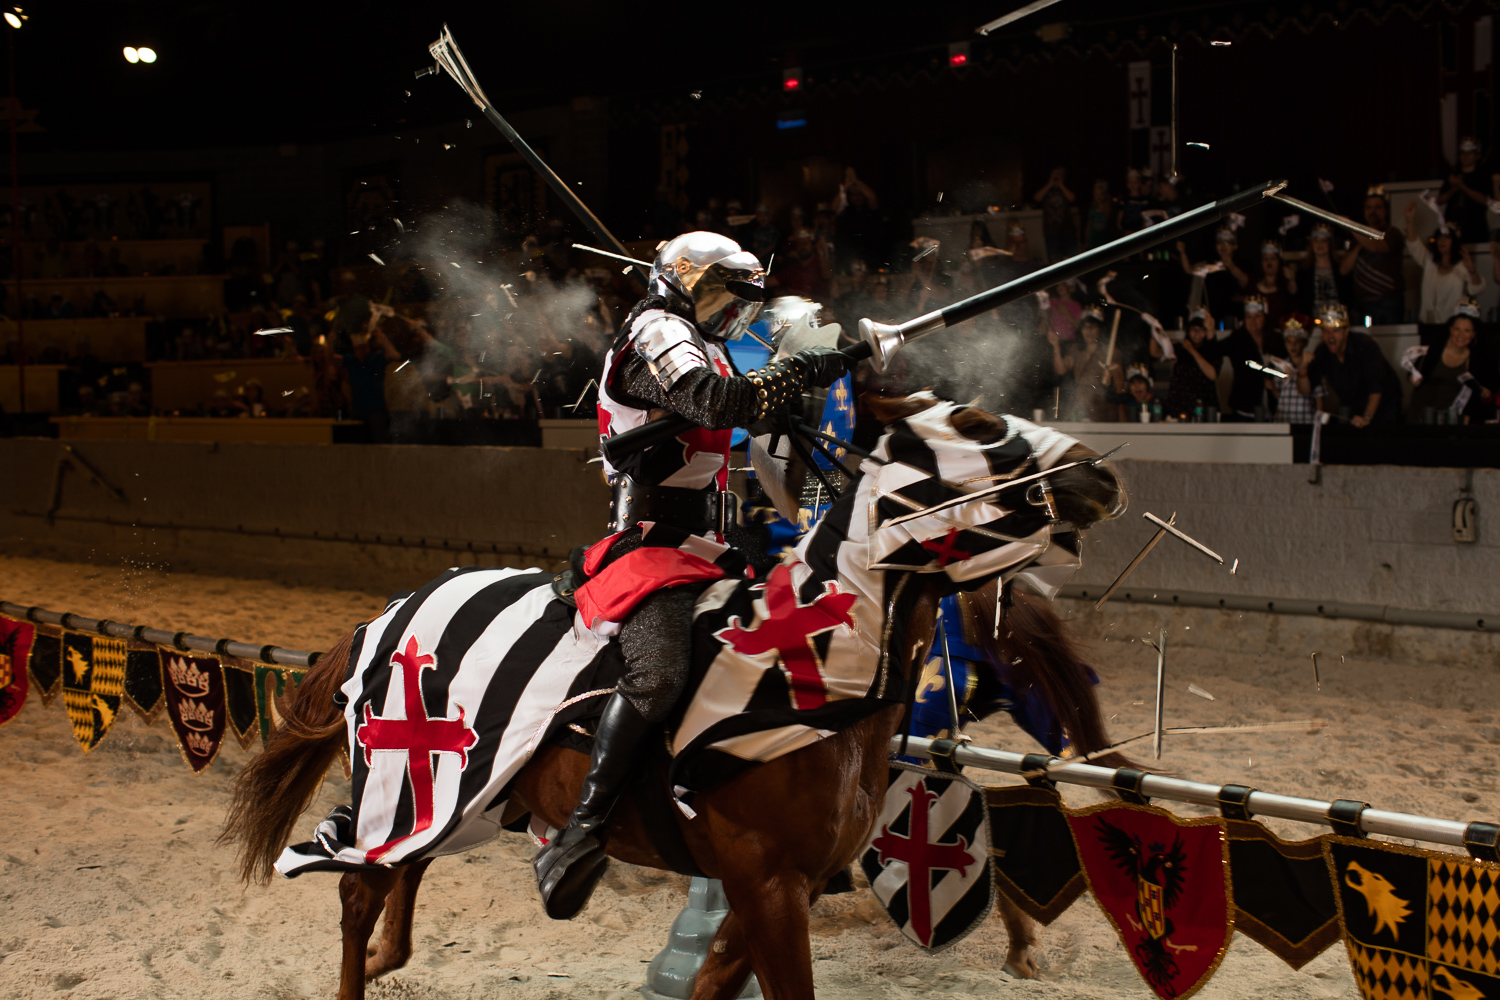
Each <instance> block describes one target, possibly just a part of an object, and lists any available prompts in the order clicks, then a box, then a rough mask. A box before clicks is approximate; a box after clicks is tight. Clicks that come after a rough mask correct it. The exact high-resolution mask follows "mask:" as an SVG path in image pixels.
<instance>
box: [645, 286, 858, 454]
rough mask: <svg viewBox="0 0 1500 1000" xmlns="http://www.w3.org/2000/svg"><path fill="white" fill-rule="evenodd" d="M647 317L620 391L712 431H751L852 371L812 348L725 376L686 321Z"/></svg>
mask: <svg viewBox="0 0 1500 1000" xmlns="http://www.w3.org/2000/svg"><path fill="white" fill-rule="evenodd" d="M642 318H643V319H644V320H645V322H644V323H642V324H641V330H640V332H639V333H637V334H636V336H635V337H634V339H633V340H632V345H631V346H632V348H633V350H632V351H631V353H630V354H629V355H628V356H627V357H626V358H624V359H623V360H622V366H621V371H620V381H621V387H622V388H623V389H624V390H625V391H626V392H628V393H630V394H631V395H632V396H636V397H638V398H640V399H642V400H645V401H646V402H649V403H650V404H651V405H652V406H657V407H661V408H662V409H666V410H671V411H672V412H673V413H677V414H679V415H681V416H684V417H686V418H688V419H689V420H691V421H693V422H694V423H696V424H698V425H699V426H702V427H707V428H709V429H710V430H724V429H728V428H731V427H748V426H749V425H751V424H754V423H756V422H758V421H760V420H763V419H764V418H766V417H767V416H769V415H770V414H771V413H772V412H773V411H775V410H777V409H780V408H781V407H783V406H785V405H787V404H788V403H790V402H791V401H792V400H793V399H796V398H797V397H798V396H800V395H801V394H802V393H803V392H804V391H805V390H806V389H808V388H809V387H810V386H814V385H831V384H832V383H833V382H834V381H836V380H837V379H838V378H839V377H840V376H841V375H843V373H844V372H845V371H846V370H847V364H846V361H845V359H844V356H843V355H842V354H839V353H838V352H837V351H832V350H827V349H825V348H813V349H811V350H807V351H802V352H801V353H799V354H795V355H793V356H792V357H789V358H781V359H779V360H777V361H773V362H771V363H770V364H768V365H766V366H765V367H764V368H760V369H758V370H756V371H752V372H750V373H748V374H746V375H740V374H728V375H721V374H719V372H718V371H716V370H715V368H714V366H713V364H712V362H710V360H709V357H708V350H707V348H706V346H705V345H704V343H703V341H702V339H701V338H700V337H699V335H698V332H697V331H696V330H694V329H693V327H692V326H691V325H690V324H689V323H687V322H686V321H685V320H683V319H681V318H679V317H677V316H673V315H671V314H669V313H662V314H661V315H659V316H654V317H650V318H649V319H647V318H646V317H642Z"/></svg>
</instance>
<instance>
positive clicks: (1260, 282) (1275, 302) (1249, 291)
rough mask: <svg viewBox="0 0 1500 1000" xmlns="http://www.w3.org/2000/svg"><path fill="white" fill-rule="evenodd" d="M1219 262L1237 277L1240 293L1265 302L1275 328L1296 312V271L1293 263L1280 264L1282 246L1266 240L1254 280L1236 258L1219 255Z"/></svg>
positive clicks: (1267, 314)
mask: <svg viewBox="0 0 1500 1000" xmlns="http://www.w3.org/2000/svg"><path fill="white" fill-rule="evenodd" d="M1219 259H1220V260H1222V261H1223V262H1224V266H1225V267H1226V268H1228V269H1229V273H1230V274H1232V275H1234V280H1235V281H1236V282H1237V283H1238V284H1239V286H1240V291H1241V292H1243V293H1244V294H1246V295H1259V296H1260V297H1261V298H1263V299H1265V302H1266V317H1267V320H1268V321H1269V322H1270V324H1271V325H1272V326H1276V325H1278V324H1280V323H1281V321H1282V319H1283V318H1284V317H1286V316H1290V315H1291V314H1292V313H1293V312H1295V311H1296V295H1297V272H1296V270H1295V269H1293V267H1292V266H1291V265H1290V264H1283V263H1282V262H1281V244H1280V243H1277V242H1276V241H1275V240H1266V241H1265V242H1264V243H1262V244H1261V246H1260V274H1259V275H1256V276H1254V277H1252V276H1251V275H1250V274H1249V273H1248V272H1246V271H1243V270H1241V269H1240V266H1239V265H1238V264H1236V263H1235V261H1234V257H1233V256H1230V255H1227V254H1223V253H1222V252H1221V254H1220V258H1219Z"/></svg>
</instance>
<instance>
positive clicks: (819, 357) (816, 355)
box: [792, 347, 849, 389]
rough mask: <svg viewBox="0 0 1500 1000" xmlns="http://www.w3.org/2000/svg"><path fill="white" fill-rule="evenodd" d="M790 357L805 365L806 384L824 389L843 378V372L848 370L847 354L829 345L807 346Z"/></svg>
mask: <svg viewBox="0 0 1500 1000" xmlns="http://www.w3.org/2000/svg"><path fill="white" fill-rule="evenodd" d="M792 359H793V360H795V361H800V362H802V363H803V364H804V365H806V366H807V375H806V379H807V384H808V385H810V386H814V385H815V386H818V387H820V388H825V389H826V388H827V387H828V386H830V385H833V383H835V382H837V381H838V380H839V379H841V378H843V377H844V373H845V372H847V371H848V370H849V358H848V356H847V355H845V354H844V352H843V351H836V350H834V349H833V348H831V347H809V348H808V349H807V350H805V351H798V352H797V353H796V354H794V355H792Z"/></svg>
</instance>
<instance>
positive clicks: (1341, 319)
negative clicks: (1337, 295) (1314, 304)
mask: <svg viewBox="0 0 1500 1000" xmlns="http://www.w3.org/2000/svg"><path fill="white" fill-rule="evenodd" d="M1318 323H1319V324H1321V325H1322V326H1348V325H1349V310H1348V309H1345V308H1344V307H1343V306H1341V305H1339V304H1338V303H1336V302H1335V303H1334V304H1333V305H1331V306H1324V307H1323V308H1322V309H1319V310H1318Z"/></svg>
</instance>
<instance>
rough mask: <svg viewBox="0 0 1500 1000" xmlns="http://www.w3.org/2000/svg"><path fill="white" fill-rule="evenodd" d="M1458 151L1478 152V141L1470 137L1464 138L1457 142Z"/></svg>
mask: <svg viewBox="0 0 1500 1000" xmlns="http://www.w3.org/2000/svg"><path fill="white" fill-rule="evenodd" d="M1458 151H1459V152H1460V153H1477V152H1479V140H1478V139H1476V138H1474V137H1473V136H1472V135H1466V136H1464V137H1463V138H1462V139H1460V140H1458Z"/></svg>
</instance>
